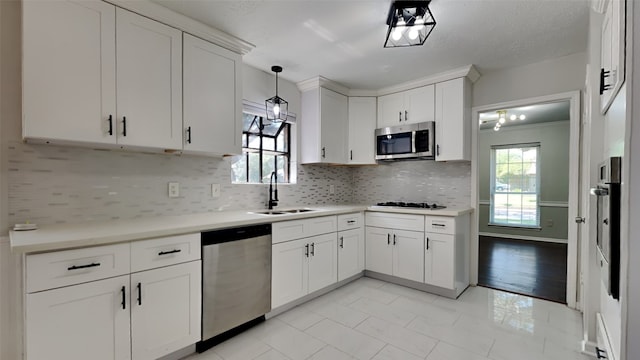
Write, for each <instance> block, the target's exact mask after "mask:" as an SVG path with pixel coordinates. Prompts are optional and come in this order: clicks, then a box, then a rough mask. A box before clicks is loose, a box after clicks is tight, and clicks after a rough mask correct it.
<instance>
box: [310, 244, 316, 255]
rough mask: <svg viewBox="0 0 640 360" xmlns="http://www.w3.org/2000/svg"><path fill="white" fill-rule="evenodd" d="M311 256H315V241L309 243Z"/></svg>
mask: <svg viewBox="0 0 640 360" xmlns="http://www.w3.org/2000/svg"><path fill="white" fill-rule="evenodd" d="M311 256H316V243H311Z"/></svg>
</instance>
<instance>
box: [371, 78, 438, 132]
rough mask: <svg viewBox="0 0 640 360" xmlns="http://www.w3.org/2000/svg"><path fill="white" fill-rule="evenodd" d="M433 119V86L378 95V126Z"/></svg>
mask: <svg viewBox="0 0 640 360" xmlns="http://www.w3.org/2000/svg"><path fill="white" fill-rule="evenodd" d="M433 120H434V86H433V85H427V86H423V87H419V88H415V89H411V90H407V91H403V92H399V93H395V94H389V95H384V96H379V97H378V127H379V128H382V127H389V126H397V125H404V124H415V123H420V122H425V121H433Z"/></svg>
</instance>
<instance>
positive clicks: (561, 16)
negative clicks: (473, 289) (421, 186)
mask: <svg viewBox="0 0 640 360" xmlns="http://www.w3.org/2000/svg"><path fill="white" fill-rule="evenodd" d="M153 1H154V2H156V3H158V4H160V5H162V6H165V7H167V8H170V9H172V10H174V11H176V12H178V13H181V14H183V15H186V16H188V17H191V18H193V19H195V20H198V21H200V22H203V23H205V24H208V25H210V26H212V27H214V28H216V29H219V30H222V31H224V32H226V33H229V34H231V35H234V36H236V37H238V38H240V39H243V40H245V41H248V42H250V43H252V44H254V45H255V46H256V47H255V49H253V50H252V51H251V52H249V53H248V54H247V55H245V56H244V58H243V59H244V61H245V62H246V63H247V64H249V65H252V66H254V67H257V68H259V69H262V70H264V71H267V72H270V68H271V66H272V65H281V66H283V67H284V71H283V73H282V74H281V77H283V78H285V79H287V80H290V81H293V82H298V81H302V80H306V79H309V78H312V77H315V76H318V75H322V76H324V77H326V78H329V79H331V80H334V81H337V82H339V83H341V84H343V85H345V86H347V87H349V88H352V89H370V90H375V89H379V88H383V87H386V86H391V85H395V84H399V83H403V82H406V81H410V80H412V79H415V78H421V77H427V76H430V75H433V74H437V73H440V72H443V71H446V70H450V69H454V68H458V67H461V66H464V65H469V64H474V65H476V66H477V68H478V69H479V70H480V72H481V73H483V72H488V71H492V70H495V69H500V68H505V67H513V66H520V65H525V64H531V63H535V62H539V61H542V60H546V59H551V58H556V57H560V56H564V55H569V54H573V53H577V52H583V51H585V50H586V45H587V27H588V18H589V1H588V0H433V1H432V2H431V9H432V12H433V15H434V17H435V19H436V21H437V25H436V27H435V29H434V30H433V32H432V33H431V36H429V38H428V39H427V41H426V42H425V45H424V46H416V47H411V48H388V49H385V48H383V47H382V46H383V43H384V38H385V35H386V31H387V27H386V24H385V20H386V16H387V12H388V9H389V5H390V3H391V1H390V0H341V1H335V0H263V1H244V0H235V1H228V0H153Z"/></svg>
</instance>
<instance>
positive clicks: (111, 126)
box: [108, 115, 113, 136]
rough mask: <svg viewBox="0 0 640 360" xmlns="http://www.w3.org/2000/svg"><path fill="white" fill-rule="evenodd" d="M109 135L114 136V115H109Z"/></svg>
mask: <svg viewBox="0 0 640 360" xmlns="http://www.w3.org/2000/svg"><path fill="white" fill-rule="evenodd" d="M108 121H109V135H110V136H112V135H113V115H109V120H108Z"/></svg>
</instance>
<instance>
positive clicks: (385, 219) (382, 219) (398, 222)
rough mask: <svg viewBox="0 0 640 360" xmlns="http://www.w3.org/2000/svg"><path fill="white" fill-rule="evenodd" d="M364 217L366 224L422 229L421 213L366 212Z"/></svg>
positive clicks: (422, 217)
mask: <svg viewBox="0 0 640 360" xmlns="http://www.w3.org/2000/svg"><path fill="white" fill-rule="evenodd" d="M365 217H366V221H365V222H366V224H367V226H375V227H384V228H391V229H400V230H410V231H424V216H423V215H411V214H397V213H385V212H367V214H366V216H365Z"/></svg>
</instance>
